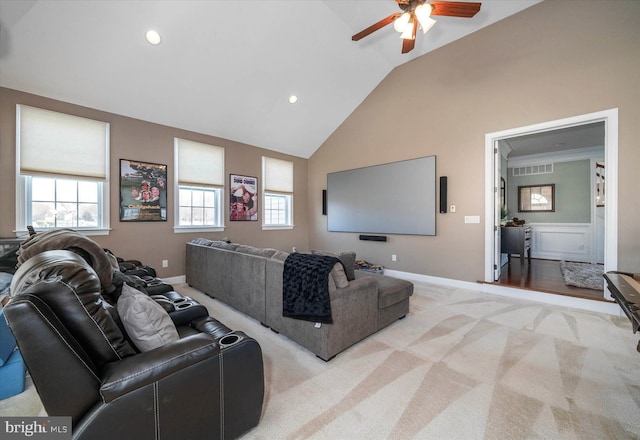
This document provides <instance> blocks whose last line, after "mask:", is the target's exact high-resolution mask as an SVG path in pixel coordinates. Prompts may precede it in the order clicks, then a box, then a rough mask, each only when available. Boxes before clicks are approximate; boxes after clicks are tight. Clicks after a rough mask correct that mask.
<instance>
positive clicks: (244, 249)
mask: <svg viewBox="0 0 640 440" xmlns="http://www.w3.org/2000/svg"><path fill="white" fill-rule="evenodd" d="M236 252H240V253H243V254H249V255H255V256H256V257H264V258H271V256H272V255H273V254H275V253H276V252H278V251H276V250H275V249H271V248H264V249H263V248H257V247H254V246H248V245H244V244H240V245H238V247H237V248H236Z"/></svg>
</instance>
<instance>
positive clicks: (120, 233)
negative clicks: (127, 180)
mask: <svg viewBox="0 0 640 440" xmlns="http://www.w3.org/2000/svg"><path fill="white" fill-rule="evenodd" d="M16 104H26V105H31V106H34V107H40V108H44V109H48V110H54V111H59V112H63V113H68V114H73V115H77V116H82V117H86V118H92V119H97V120H100V121H105V122H109V123H110V124H111V171H110V172H111V176H112V179H111V188H110V189H111V229H112V230H111V234H110V235H109V236H95V237H92V238H93V239H94V240H95V241H97V242H98V243H99V244H100V245H101V246H103V247H106V248H109V249H111V250H112V251H113V252H114V253H115V254H116V255H118V256H122V257H123V258H132V259H137V260H141V261H143V262H144V263H146V264H149V265H151V266H154V267H155V268H156V270H157V271H158V275H159V276H160V277H172V276H179V275H184V274H185V243H186V242H187V241H189V240H191V239H193V238H197V237H207V238H222V237H229V238H230V239H231V240H233V241H236V242H240V243H249V244H253V245H256V246H265V247H266V246H268V247H274V248H276V249H281V250H290V249H291V248H292V247H293V246H296V247H298V248H301V249H304V248H306V247H307V243H308V241H307V237H308V226H307V210H308V209H307V203H306V197H305V196H306V194H307V181H306V176H307V160H305V159H300V158H297V157H293V156H288V155H283V154H279V153H275V152H272V151H268V150H264V149H261V148H256V147H253V146H250V145H245V144H240V143H237V142H231V141H228V140H225V139H220V138H215V137H211V136H205V135H201V134H196V133H191V132H187V131H184V130H178V129H175V128H171V127H166V126H162V125H157V124H152V123H149V122H144V121H140V120H137V119H131V118H127V117H124V116H120V115H115V114H111V113H105V112H101V111H97V110H92V109H88V108H85V107H79V106H76V105H72V104H68V103H63V102H60V101H54V100H51V99H47V98H43V97H39V96H35V95H30V94H27V93H22V92H18V91H15V90H10V89H6V88H0V206H1V207H2V209H0V237H15V233H14V232H13V231H14V229H15V205H16V200H15V199H16V196H15V193H16V191H15V113H16ZM174 137H181V138H185V139H190V140H194V141H198V142H203V143H208V144H212V145H218V146H221V147H225V173H226V174H227V175H229V174H230V173H233V174H244V175H249V176H256V177H258V178H259V179H261V176H262V171H261V168H262V165H261V164H262V162H261V157H262V156H263V155H268V156H271V157H276V158H280V159H286V160H291V161H293V162H294V179H295V182H294V183H295V190H296V192H295V193H294V222H295V228H294V229H293V230H279V231H266V232H265V231H262V228H261V224H262V221H261V219H262V214H261V213H260V214H259V217H260V220H259V221H257V222H229V221H228V220H226V221H225V223H226V225H227V227H226V230H225V231H224V232H219V233H202V234H200V233H195V234H191V233H189V234H176V233H174V232H173V226H174V221H173V211H172V209H173V201H174V194H172V191H171V187H170V192H169V194H168V198H167V202H168V203H167V205H168V206H167V208H168V210H169V213H168V221H166V222H139V223H130V222H120V221H119V209H118V206H119V205H118V203H119V200H118V194H119V184H118V177H117V176H118V175H119V159H132V160H141V161H145V160H146V161H149V162H153V163H161V164H167V165H168V180H169V182H172V181H173V175H174V174H173V170H174V168H173V139H174ZM260 182H261V180H260ZM260 185H261V183H260ZM225 200H226V202H227V205H228V196H227V195H225ZM225 213H226V215H225V217H226V218H228V209H226V210H225ZM162 260H169V267H168V268H167V269H163V268H162V267H161V266H162Z"/></svg>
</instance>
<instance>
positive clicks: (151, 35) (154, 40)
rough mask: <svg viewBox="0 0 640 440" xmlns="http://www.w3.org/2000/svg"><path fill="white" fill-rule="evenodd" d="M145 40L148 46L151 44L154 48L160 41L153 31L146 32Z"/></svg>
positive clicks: (158, 35)
mask: <svg viewBox="0 0 640 440" xmlns="http://www.w3.org/2000/svg"><path fill="white" fill-rule="evenodd" d="M145 38H146V39H147V41H148V42H149V44H153V45H154V46H155V45H157V44H160V42H161V41H162V38H160V34H159V33H158V32H157V31H154V30H153V29H152V30H149V31H147V34H146V35H145Z"/></svg>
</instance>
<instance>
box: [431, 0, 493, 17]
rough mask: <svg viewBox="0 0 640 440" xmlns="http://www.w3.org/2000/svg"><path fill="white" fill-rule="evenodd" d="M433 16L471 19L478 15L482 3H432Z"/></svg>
mask: <svg viewBox="0 0 640 440" xmlns="http://www.w3.org/2000/svg"><path fill="white" fill-rule="evenodd" d="M430 4H431V6H432V7H433V10H432V11H431V15H444V16H448V17H462V18H471V17H473V16H474V15H476V14H477V13H478V11H479V10H480V6H481V5H482V3H473V2H430Z"/></svg>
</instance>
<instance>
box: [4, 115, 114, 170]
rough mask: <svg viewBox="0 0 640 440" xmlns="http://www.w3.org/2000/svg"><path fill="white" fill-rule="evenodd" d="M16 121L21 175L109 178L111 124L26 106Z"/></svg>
mask: <svg viewBox="0 0 640 440" xmlns="http://www.w3.org/2000/svg"><path fill="white" fill-rule="evenodd" d="M16 121H17V122H16V123H17V130H16V132H17V134H18V139H17V147H18V161H19V170H20V174H22V175H48V176H54V177H55V176H64V177H70V176H72V177H76V178H91V179H96V180H106V179H107V164H108V163H109V161H108V156H109V124H108V123H106V122H101V121H95V120H93V119H87V118H82V117H79V116H72V115H67V114H64V113H58V112H54V111H49V110H43V109H40V108H35V107H29V106H26V105H18V106H17V118H16Z"/></svg>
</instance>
